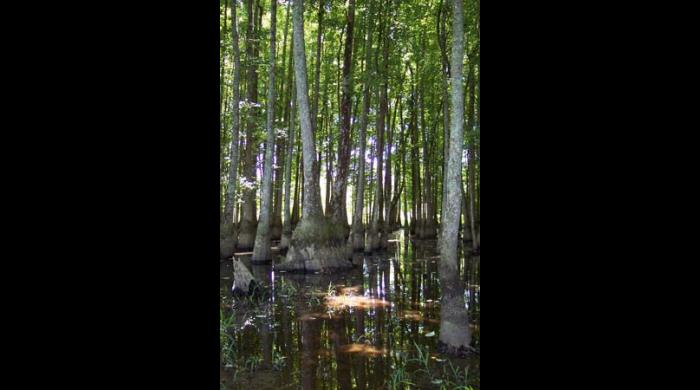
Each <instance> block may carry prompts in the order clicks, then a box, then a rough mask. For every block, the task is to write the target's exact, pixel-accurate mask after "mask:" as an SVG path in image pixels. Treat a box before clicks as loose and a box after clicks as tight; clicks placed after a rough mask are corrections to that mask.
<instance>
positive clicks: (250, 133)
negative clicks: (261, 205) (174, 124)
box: [238, 0, 258, 250]
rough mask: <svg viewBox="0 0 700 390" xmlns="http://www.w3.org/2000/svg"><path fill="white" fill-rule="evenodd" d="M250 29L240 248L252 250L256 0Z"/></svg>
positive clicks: (254, 221)
mask: <svg viewBox="0 0 700 390" xmlns="http://www.w3.org/2000/svg"><path fill="white" fill-rule="evenodd" d="M247 5H248V9H247V10H248V29H247V32H246V67H247V68H248V69H247V72H248V74H247V81H246V82H247V88H248V90H247V91H246V92H247V97H246V100H247V103H248V115H247V122H246V139H245V149H244V150H243V179H244V181H245V185H244V186H243V188H242V194H243V206H242V211H243V218H242V221H241V226H240V231H239V233H238V248H239V249H246V250H248V249H252V248H253V245H254V243H255V230H256V225H257V215H256V214H257V211H256V209H257V207H256V201H257V199H256V189H255V188H256V186H257V175H256V172H255V171H256V160H257V156H258V141H257V137H256V132H255V130H256V129H255V126H256V124H255V122H256V121H255V118H256V117H257V111H258V109H257V107H256V105H257V103H258V102H257V100H258V72H257V47H256V42H257V35H256V31H257V29H256V26H255V25H256V20H257V19H258V18H257V12H254V10H257V9H258V7H253V0H248V4H247Z"/></svg>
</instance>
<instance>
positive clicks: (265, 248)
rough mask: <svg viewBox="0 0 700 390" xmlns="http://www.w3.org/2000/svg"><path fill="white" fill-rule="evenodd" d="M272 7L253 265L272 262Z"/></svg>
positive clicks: (273, 11)
mask: <svg viewBox="0 0 700 390" xmlns="http://www.w3.org/2000/svg"><path fill="white" fill-rule="evenodd" d="M270 3H271V7H270V63H269V69H268V82H267V84H268V90H267V123H266V127H267V142H266V144H265V162H264V164H263V177H262V189H261V198H262V199H261V201H260V220H259V221H258V229H257V233H256V235H255V246H254V247H253V256H252V257H251V259H250V261H251V262H252V263H264V262H269V261H270V260H272V251H271V250H270V217H271V216H270V211H271V209H272V171H273V169H274V167H273V166H272V155H273V153H274V150H275V127H274V124H275V43H276V35H277V31H276V30H277V1H271V2H270Z"/></svg>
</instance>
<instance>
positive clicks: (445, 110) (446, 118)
mask: <svg viewBox="0 0 700 390" xmlns="http://www.w3.org/2000/svg"><path fill="white" fill-rule="evenodd" d="M443 10H444V7H443V2H442V0H440V5H439V7H438V14H437V18H436V24H437V32H438V43H439V44H440V61H441V62H442V71H443V74H444V76H445V77H444V83H443V95H442V120H443V131H444V137H443V155H442V156H443V157H442V161H443V162H442V172H443V173H442V206H441V207H440V223H441V224H442V218H443V216H444V210H445V207H446V205H447V190H446V189H445V185H446V184H447V160H448V155H449V145H450V115H449V112H450V104H449V101H450V95H449V92H448V84H449V83H448V81H449V79H450V62H449V61H448V59H447V29H446V27H445V20H446V19H447V18H445V17H441V15H442V12H443Z"/></svg>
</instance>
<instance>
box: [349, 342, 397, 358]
mask: <svg viewBox="0 0 700 390" xmlns="http://www.w3.org/2000/svg"><path fill="white" fill-rule="evenodd" d="M338 352H340V353H355V354H358V355H364V356H379V355H383V354H385V353H386V352H387V351H386V349H383V348H382V349H379V348H377V347H374V346H371V345H367V344H346V345H342V346H340V347H339V348H338Z"/></svg>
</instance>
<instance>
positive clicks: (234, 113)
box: [219, 1, 241, 258]
mask: <svg viewBox="0 0 700 390" xmlns="http://www.w3.org/2000/svg"><path fill="white" fill-rule="evenodd" d="M236 3H237V2H235V1H234V2H232V4H231V13H232V19H233V20H232V22H231V34H232V39H231V41H232V43H231V45H232V46H233V99H232V100H231V108H230V111H231V147H230V148H229V157H230V159H229V160H230V162H229V171H228V187H227V191H226V198H225V202H224V205H225V206H224V215H223V221H222V226H221V228H220V237H219V252H220V257H221V258H230V257H231V256H233V252H234V249H235V247H236V239H237V232H236V226H235V218H234V217H235V214H234V205H235V203H236V189H237V185H238V178H237V174H238V151H239V150H238V136H239V134H240V117H239V107H238V103H239V101H240V88H239V85H240V79H241V54H240V50H239V48H238V20H237V17H236Z"/></svg>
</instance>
